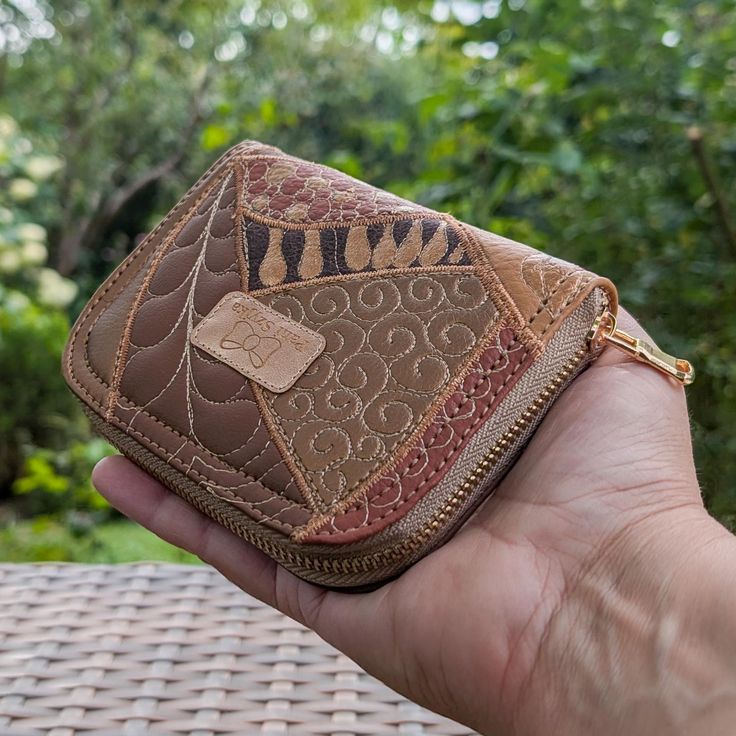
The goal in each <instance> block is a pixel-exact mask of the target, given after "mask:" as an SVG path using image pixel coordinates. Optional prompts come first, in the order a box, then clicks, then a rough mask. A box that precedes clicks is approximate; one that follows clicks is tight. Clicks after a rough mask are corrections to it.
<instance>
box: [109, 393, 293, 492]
mask: <svg viewBox="0 0 736 736" xmlns="http://www.w3.org/2000/svg"><path fill="white" fill-rule="evenodd" d="M120 401H124V402H125V403H126V404H128V406H124V405H122V404H119V405H120V406H121V408H123V409H127V410H129V411H135V412H136V413H140V414H144V415H145V416H147V417H148V418H149V419H151V420H152V421H154V422H155V423H156V424H158V425H160V426H161V427H163V428H164V429H166V430H168V431H169V432H171V433H172V434H173V435H174V436H176V437H178V438H179V439H180V440H184V441H185V442H186V443H187V444H188V445H190V446H191V447H192V448H193V449H195V450H196V451H197V452H204V453H205V454H206V455H207V456H209V457H210V458H212V459H213V460H214V461H215V462H218V463H221V464H222V465H223V466H224V468H223V470H224V471H231V472H233V473H235V474H236V475H238V476H239V477H241V478H243V479H244V480H245V481H246V482H248V483H256V484H257V485H259V486H261V487H262V488H263V489H264V490H266V491H268V492H269V493H272V494H273V495H275V496H277V497H279V498H281V496H280V494H279V493H277V492H276V491H274V490H273V489H272V488H269V487H268V486H267V485H265V484H263V483H261V481H260V480H259V479H258V478H256V477H254V476H252V475H250V474H249V473H246V472H244V471H243V470H242V469H238V468H236V467H234V466H232V465H230V463H228V462H227V461H225V460H223V459H222V458H220V457H218V456H217V455H214V454H213V453H212V452H211V451H210V450H208V449H207V448H206V447H202V446H201V445H197V444H195V443H194V442H192V440H191V439H190V438H189V437H187V436H186V435H183V434H181V432H178V431H177V430H176V429H174V428H173V427H170V426H169V425H168V424H166V423H165V422H163V421H161V420H160V419H159V418H158V417H156V416H154V415H153V414H151V413H150V412H148V411H146V410H145V409H144V408H142V407H140V406H137V405H136V404H135V403H133V402H132V401H130V399H128V398H126V397H125V396H122V395H121V396H119V397H118V402H120ZM112 419H113V420H116V421H117V422H119V423H120V426H122V427H124V428H129V429H130V430H131V432H132V431H136V430H134V429H133V427H131V426H130V424H127V423H125V422H124V421H123V420H122V419H120V418H119V417H116V416H113V417H112ZM139 435H140V436H142V437H146V435H145V434H142V433H139ZM146 438H147V439H150V438H148V437H146ZM150 441H151V442H154V440H150ZM167 452H168V451H167ZM213 467H214V466H213ZM270 470H271V468H269V470H268V471H266V473H268V472H269V471H270ZM264 475H265V473H264ZM210 482H212V483H215V482H216V481H214V480H211V481H210ZM286 501H287V502H288V503H290V504H293V505H294V506H301V504H298V503H296V502H294V501H291V500H290V499H286Z"/></svg>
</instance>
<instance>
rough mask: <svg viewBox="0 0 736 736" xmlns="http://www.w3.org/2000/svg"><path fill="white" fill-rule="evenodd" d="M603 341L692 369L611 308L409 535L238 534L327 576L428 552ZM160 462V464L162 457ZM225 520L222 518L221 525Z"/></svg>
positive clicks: (685, 377) (681, 371) (673, 372)
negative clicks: (385, 538) (340, 543)
mask: <svg viewBox="0 0 736 736" xmlns="http://www.w3.org/2000/svg"><path fill="white" fill-rule="evenodd" d="M606 343H610V344H612V345H614V346H615V347H617V348H619V349H621V350H625V351H626V352H627V353H629V354H630V355H633V356H634V358H636V359H637V360H640V361H642V362H644V363H646V364H648V365H651V366H653V367H654V368H657V369H658V370H660V371H662V372H664V373H666V374H667V375H669V376H672V377H674V378H676V379H677V380H678V381H680V382H681V383H683V384H684V385H688V384H690V383H692V381H693V378H694V371H693V368H692V366H691V365H690V363H689V362H688V361H686V360H683V359H679V358H674V357H672V356H671V355H668V354H667V353H664V352H662V351H661V350H659V349H658V348H656V347H655V346H653V345H651V344H650V343H648V342H646V341H645V340H640V339H639V338H635V337H632V336H631V335H628V334H627V333H625V332H622V331H621V330H619V329H617V327H616V318H615V316H614V315H613V314H612V313H611V312H609V311H605V312H603V314H601V315H600V316H599V317H598V318H597V319H596V321H595V322H594V323H593V326H592V327H591V329H590V331H589V333H588V335H587V339H586V341H585V344H584V345H583V346H581V347H580V348H579V349H578V350H577V351H576V352H575V354H574V355H573V356H572V357H571V358H570V360H569V361H568V362H567V363H566V364H565V365H564V366H563V368H562V370H561V371H560V372H559V373H558V374H557V375H556V376H555V377H554V378H553V379H552V380H551V381H550V382H549V383H548V384H547V386H546V387H545V388H544V389H543V390H542V391H541V393H540V394H539V395H538V396H537V398H536V399H535V400H534V401H533V402H532V403H531V405H530V406H529V407H528V408H527V409H526V411H525V412H523V414H522V415H521V416H520V417H519V419H517V420H516V422H515V423H514V424H513V425H512V426H511V427H510V428H509V429H508V430H507V431H506V432H504V434H503V435H502V436H501V438H500V439H499V440H498V442H497V443H496V444H495V445H494V446H493V447H492V448H491V449H490V450H489V451H488V452H487V453H486V454H485V455H484V456H483V458H482V459H481V461H480V462H479V463H478V465H477V466H476V468H475V469H474V470H473V471H472V472H471V473H470V474H469V475H467V476H466V477H465V480H464V481H463V482H462V483H461V484H460V485H459V486H458V488H457V489H456V490H455V491H454V492H453V494H452V495H451V496H450V497H449V498H448V499H447V500H446V501H445V503H444V505H443V506H442V507H441V508H440V509H438V510H437V511H436V512H435V513H434V515H433V516H432V518H431V519H429V520H428V521H427V522H426V523H425V524H424V525H423V526H422V527H421V529H419V531H417V532H416V533H415V534H414V535H413V536H412V537H411V538H409V539H406V540H404V541H403V542H400V543H398V544H396V545H394V546H393V547H389V548H388V549H385V550H382V551H380V552H372V553H369V554H365V555H362V556H360V557H351V558H345V559H336V558H334V557H325V556H321V555H318V554H313V555H310V554H303V553H300V552H294V551H292V550H291V549H289V548H287V547H284V546H283V545H282V544H277V543H274V542H273V541H271V540H270V539H267V538H265V537H262V536H258V535H256V534H254V533H253V532H251V531H250V530H247V529H239V530H238V532H237V533H238V534H240V535H241V536H242V537H243V538H244V539H246V540H247V541H249V542H251V543H252V544H253V545H255V546H256V547H258V548H259V549H261V550H262V551H263V552H266V553H267V554H268V555H270V556H271V557H272V558H274V559H276V560H278V561H279V562H282V563H285V564H287V566H290V567H291V568H292V569H294V568H297V569H298V568H303V569H307V570H315V571H319V572H322V573H325V574H332V575H345V576H350V575H358V574H361V573H368V572H372V571H376V570H379V569H381V568H384V567H387V566H389V565H391V564H396V563H400V562H402V561H403V560H406V558H407V557H408V556H411V555H413V554H415V553H417V552H419V551H420V550H422V548H424V551H429V550H427V548H426V545H427V543H428V542H429V541H430V540H431V539H432V537H435V536H436V535H437V534H438V533H439V532H440V531H441V530H442V529H443V528H445V527H446V526H447V524H448V523H449V522H450V521H451V519H452V518H453V517H454V516H455V515H456V513H457V512H458V511H459V510H460V509H461V508H462V506H463V504H464V503H465V502H466V501H467V500H468V499H469V498H470V497H471V496H472V495H473V494H474V493H475V491H476V490H477V489H478V487H479V486H480V484H481V483H482V482H483V481H484V480H485V478H487V477H488V474H489V473H490V471H491V470H492V469H493V468H494V467H495V466H496V465H497V464H498V463H499V461H500V460H501V459H502V458H503V456H504V453H505V452H506V451H507V450H508V449H509V447H512V446H513V444H514V443H515V442H516V441H517V440H518V439H519V437H520V436H521V435H522V434H523V433H524V432H525V431H527V430H528V429H529V427H530V425H531V424H532V423H533V422H534V420H535V419H536V418H537V417H538V416H539V414H540V412H541V411H542V410H543V409H544V407H545V406H548V405H549V403H550V402H551V401H552V400H553V399H554V398H555V397H556V396H557V394H558V393H559V392H560V391H561V390H562V388H563V386H564V384H565V383H566V382H567V381H568V380H569V379H570V378H571V377H572V376H573V375H574V374H575V372H576V371H577V369H578V368H579V367H580V364H581V363H582V362H583V360H584V359H585V358H586V356H590V355H591V354H592V353H595V352H596V351H597V350H600V349H601V348H602V347H603V346H604V345H605V344H606ZM88 412H89V413H90V416H92V417H93V419H98V418H97V417H96V416H95V415H94V413H93V412H92V411H91V410H88ZM96 424H97V422H96ZM101 425H102V426H100V427H99V430H100V432H101V433H102V434H104V435H105V436H107V437H108V439H110V440H111V441H112V442H113V444H115V445H116V446H118V447H119V449H122V447H121V444H122V443H121V442H120V441H119V440H118V441H116V439H117V438H114V437H111V436H110V434H111V432H112V430H113V428H112V427H110V426H109V425H107V424H105V423H104V422H102V423H101ZM118 433H119V434H120V435H122V437H123V438H124V439H125V440H127V439H129V438H128V436H127V435H125V433H123V432H120V431H119V430H116V431H115V434H118ZM157 460H158V459H157ZM159 462H161V463H162V464H165V463H163V461H159ZM149 470H150V472H153V473H154V475H159V474H158V473H156V470H155V468H154V467H153V466H151V467H150V469H149ZM162 480H163V478H162ZM225 521H226V520H223V523H225ZM225 526H228V525H227V523H225ZM343 582H344V581H343Z"/></svg>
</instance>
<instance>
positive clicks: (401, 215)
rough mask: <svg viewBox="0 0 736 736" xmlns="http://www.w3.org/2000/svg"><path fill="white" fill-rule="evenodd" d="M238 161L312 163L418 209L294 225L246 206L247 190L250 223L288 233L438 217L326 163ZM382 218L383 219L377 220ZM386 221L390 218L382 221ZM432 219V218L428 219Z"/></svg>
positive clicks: (275, 158) (259, 157)
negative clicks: (258, 223)
mask: <svg viewBox="0 0 736 736" xmlns="http://www.w3.org/2000/svg"><path fill="white" fill-rule="evenodd" d="M238 160H239V161H240V162H245V161H246V160H247V161H249V162H259V161H260V162H263V163H270V162H275V163H281V162H283V161H284V160H286V161H295V162H297V163H301V164H303V163H307V164H311V165H312V166H317V167H318V168H320V169H325V170H327V171H335V172H336V173H338V174H341V175H342V176H344V177H345V178H347V179H352V180H353V181H355V182H356V183H357V184H360V185H362V186H364V187H367V188H368V189H371V190H376V191H377V192H378V193H379V194H383V195H388V196H390V197H394V198H395V199H397V200H399V201H398V202H397V203H395V205H394V206H397V207H398V206H401V203H402V202H404V203H406V204H407V205H411V206H412V207H414V208H416V209H415V210H409V211H407V212H393V213H385V214H383V215H368V216H366V217H356V218H354V219H349V218H342V219H339V220H326V221H316V222H309V223H306V222H291V221H289V220H279V219H277V218H274V217H269V216H268V215H262V214H260V213H258V212H255V211H254V210H251V209H250V208H249V207H248V206H247V205H246V204H245V191H243V202H242V209H243V212H244V213H247V214H248V218H249V219H251V220H254V221H255V222H260V224H262V225H273V226H276V227H283V228H284V229H287V230H324V229H326V228H331V227H344V226H345V225H346V223H350V225H351V226H352V225H366V224H380V223H381V222H384V223H385V222H395V221H396V220H409V219H412V220H413V219H419V218H427V213H430V214H431V215H435V216H436V215H437V214H438V213H436V212H435V211H434V210H431V209H429V208H427V207H422V205H420V204H416V202H410V201H409V200H407V199H403V198H402V197H399V196H398V195H397V194H393V193H392V192H388V191H386V190H384V189H379V188H378V187H375V186H373V185H372V184H369V183H368V182H365V181H360V180H359V179H355V178H354V177H352V176H349V175H348V174H344V173H343V172H341V171H337V170H336V169H331V168H330V167H329V166H325V165H324V164H319V163H316V162H314V161H301V160H300V159H297V158H296V157H294V156H289V154H285V153H282V154H281V155H280V156H279V155H276V154H270V155H269V154H256V155H255V156H249V155H248V154H247V153H244V154H241V155H240V156H239V157H238ZM378 218H381V219H378ZM383 218H387V219H383ZM427 219H431V218H427Z"/></svg>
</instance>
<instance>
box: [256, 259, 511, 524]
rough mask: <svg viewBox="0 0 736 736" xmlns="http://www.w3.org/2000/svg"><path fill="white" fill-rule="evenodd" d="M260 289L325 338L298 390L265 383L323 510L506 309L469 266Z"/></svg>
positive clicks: (403, 432)
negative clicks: (494, 301)
mask: <svg viewBox="0 0 736 736" xmlns="http://www.w3.org/2000/svg"><path fill="white" fill-rule="evenodd" d="M261 299H262V300H264V301H265V302H266V303H267V304H269V306H271V307H272V308H273V309H275V310H276V311H278V312H281V313H283V314H285V315H287V316H288V317H290V318H291V319H293V320H294V321H296V322H298V323H300V324H302V325H304V326H306V327H308V328H310V329H312V330H315V331H317V332H319V333H320V334H322V336H323V337H324V338H325V339H326V347H325V350H324V351H323V353H322V354H321V355H320V356H319V357H318V358H317V359H316V360H315V362H314V363H313V364H312V366H311V367H310V368H309V370H308V371H307V372H306V373H305V375H304V376H302V377H301V378H300V379H299V380H298V381H297V382H296V384H295V385H294V386H293V387H292V389H291V390H290V391H288V392H286V393H285V394H272V393H270V392H263V399H264V402H265V404H266V405H267V406H268V407H269V408H270V411H271V413H272V418H273V421H274V423H275V425H276V426H277V428H278V431H279V432H280V434H281V437H282V439H283V444H284V455H285V456H286V457H289V458H293V459H294V461H295V465H296V470H297V472H299V473H300V474H301V476H302V480H303V481H304V483H305V484H306V490H307V496H308V497H309V499H310V501H311V502H312V504H313V506H314V508H315V509H318V510H322V511H324V510H326V509H328V508H329V507H331V506H332V505H333V504H335V503H336V502H337V501H339V500H340V499H342V498H344V497H345V496H346V495H348V494H350V493H352V492H354V491H355V489H356V488H358V487H360V486H361V484H363V483H365V482H367V481H368V479H369V478H370V477H371V476H372V475H373V474H375V473H376V472H378V471H379V469H380V468H381V467H382V465H384V464H385V463H386V462H388V461H390V459H391V458H392V457H393V455H394V453H396V452H400V450H401V446H402V443H404V442H405V441H406V440H407V439H408V438H409V437H410V436H412V434H413V433H415V432H416V431H418V428H419V426H420V424H421V423H422V421H423V420H424V419H425V417H427V416H428V415H430V416H431V413H432V412H431V409H432V407H433V406H435V405H436V404H437V403H438V402H439V403H440V404H441V402H442V401H443V397H444V393H445V390H446V389H447V388H448V386H449V385H450V383H451V382H452V381H453V379H459V377H460V375H461V372H462V369H463V367H464V365H465V364H467V363H468V361H469V358H470V356H472V354H473V352H474V350H475V349H476V347H477V346H478V344H479V341H480V340H481V339H482V338H483V337H484V336H485V335H487V334H489V333H491V332H493V329H494V324H495V322H496V320H497V317H498V313H497V311H496V309H495V307H494V306H493V304H492V302H491V301H490V299H489V298H488V295H487V294H486V291H485V289H484V287H483V285H482V284H481V282H480V280H479V279H478V278H477V277H476V276H475V275H474V273H473V271H472V269H468V268H467V267H465V268H464V267H458V268H456V269H455V270H454V271H449V272H442V271H430V272H426V273H422V272H419V271H417V272H405V273H403V274H401V275H396V276H392V277H391V278H387V277H385V276H373V277H368V276H363V277H360V278H347V279H341V280H338V281H333V282H330V283H321V282H318V283H315V284H313V285H303V286H299V287H292V288H290V289H288V290H286V291H283V292H277V293H274V294H270V295H265V296H263V297H261Z"/></svg>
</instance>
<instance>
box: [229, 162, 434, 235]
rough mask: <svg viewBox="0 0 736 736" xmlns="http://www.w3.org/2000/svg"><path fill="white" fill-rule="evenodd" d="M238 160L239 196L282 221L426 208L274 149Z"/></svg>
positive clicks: (341, 218) (248, 207)
mask: <svg viewBox="0 0 736 736" xmlns="http://www.w3.org/2000/svg"><path fill="white" fill-rule="evenodd" d="M279 154H280V155H278V156H258V157H249V158H246V159H244V160H243V173H242V178H243V194H242V197H243V200H242V205H243V207H244V208H245V209H246V210H251V211H253V212H256V213H258V214H259V215H263V216H264V217H268V218H271V219H274V220H280V221H282V222H287V223H323V222H335V223H338V222H342V221H345V220H357V219H359V218H373V217H377V216H380V215H391V216H395V215H397V214H400V213H404V212H405V213H412V212H415V213H425V214H426V215H427V216H431V215H432V212H431V210H427V209H425V208H424V207H421V206H420V205H418V204H414V203H413V202H409V201H407V200H405V199H401V197H397V196H395V195H394V194H389V193H388V192H384V191H383V190H382V189H377V188H376V187H373V186H371V185H370V184H366V183H365V182H362V181H358V180H357V179H354V178H353V177H351V176H347V175H346V174H343V173H340V172H339V171H335V170H334V169H330V168H327V167H326V166H320V165H319V164H314V163H311V162H309V161H302V160H301V159H298V158H294V157H293V156H288V155H287V154H283V153H281V152H279Z"/></svg>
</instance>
